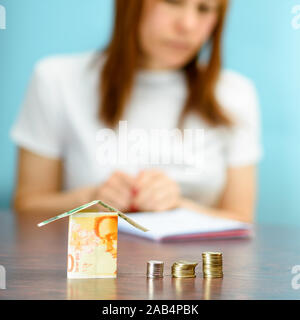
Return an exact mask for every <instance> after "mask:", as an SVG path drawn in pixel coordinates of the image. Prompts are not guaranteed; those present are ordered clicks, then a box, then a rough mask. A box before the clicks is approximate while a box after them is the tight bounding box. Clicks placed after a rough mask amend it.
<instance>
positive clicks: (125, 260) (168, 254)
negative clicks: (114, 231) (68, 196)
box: [0, 212, 300, 300]
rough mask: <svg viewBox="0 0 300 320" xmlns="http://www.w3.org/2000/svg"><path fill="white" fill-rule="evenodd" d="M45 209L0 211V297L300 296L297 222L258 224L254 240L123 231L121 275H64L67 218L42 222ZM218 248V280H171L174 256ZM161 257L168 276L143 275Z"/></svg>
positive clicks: (199, 275) (194, 255) (190, 255)
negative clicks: (155, 237)
mask: <svg viewBox="0 0 300 320" xmlns="http://www.w3.org/2000/svg"><path fill="white" fill-rule="evenodd" d="M45 218H47V217H45V216H40V217H35V218H20V217H17V216H16V215H15V214H14V213H13V212H0V265H3V266H4V267H5V269H6V287H7V289H6V290H0V300H2V299H51V300H52V299H59V300H61V299H105V300H111V299H129V300H130V299H197V300H198V299H299V298H300V290H295V289H293V288H292V285H291V281H292V278H293V277H294V276H295V275H293V274H292V273H291V270H292V267H293V266H294V265H300V233H299V230H298V229H297V228H292V227H282V226H256V227H255V235H254V237H253V238H252V239H231V240H209V241H203V240H201V241H199V240H197V241H196V240H194V241H189V242H177V243H164V244H160V243H154V242H151V241H148V240H143V239H140V238H136V237H133V236H129V235H124V234H120V235H119V242H118V278H117V279H88V280H68V279H67V278H66V267H67V226H68V219H63V220H60V221H57V222H56V223H52V224H49V225H47V226H45V227H43V228H38V227H37V226H36V224H37V223H38V222H41V221H43V220H44V219H45ZM216 250H217V251H222V252H223V262H224V266H223V270H224V278H223V279H212V280H204V279H203V278H202V270H201V269H202V266H201V263H200V264H199V266H198V267H197V269H196V270H197V277H196V278H194V279H173V278H172V277H171V276H170V270H171V265H172V264H173V262H174V261H176V260H178V259H192V260H198V261H199V262H201V253H202V252H203V251H216ZM151 259H156V260H163V261H164V262H165V277H164V278H163V279H161V280H157V279H156V280H148V279H147V278H146V272H145V271H146V262H147V261H148V260H151Z"/></svg>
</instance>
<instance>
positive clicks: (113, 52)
mask: <svg viewBox="0 0 300 320" xmlns="http://www.w3.org/2000/svg"><path fill="white" fill-rule="evenodd" d="M143 2H144V1H142V0H130V1H124V0H115V4H116V5H115V26H114V31H113V36H112V40H111V42H110V44H109V46H108V47H107V48H106V50H105V53H106V56H107V57H106V61H105V63H104V66H103V70H102V72H101V81H100V88H99V94H100V101H101V103H100V108H99V111H100V113H99V116H100V119H101V120H102V121H104V122H105V124H106V125H107V126H108V127H110V128H115V127H116V125H117V124H118V122H119V121H120V120H121V119H122V116H123V114H124V110H125V108H126V103H127V101H128V99H129V97H130V94H131V91H132V87H133V81H134V75H135V72H136V71H137V61H138V57H139V54H140V51H139V43H138V30H139V23H140V20H141V15H142V10H143ZM228 2H229V0H222V1H221V2H220V4H221V6H220V10H219V18H218V23H217V25H216V27H215V30H214V31H213V33H212V36H211V39H210V44H211V50H210V51H211V53H210V57H209V58H208V61H207V63H206V64H205V66H204V65H201V64H200V63H199V59H198V55H197V56H195V57H194V58H193V59H192V60H191V61H189V62H188V63H187V65H186V66H184V67H183V70H184V71H185V74H186V78H187V84H188V97H187V100H186V103H185V106H184V108H183V110H182V113H181V115H180V118H179V123H178V126H179V127H181V126H182V124H183V120H184V117H185V116H186V115H187V114H188V113H189V112H191V111H194V112H196V114H198V115H199V116H202V118H203V119H204V120H206V122H207V123H208V124H210V125H212V126H217V125H225V126H230V125H231V124H232V121H231V119H230V118H229V117H228V116H227V115H226V114H225V113H224V111H223V110H222V108H221V106H220V105H219V104H218V102H217V100H216V97H215V87H216V84H217V81H218V78H219V74H220V71H221V65H222V62H221V42H222V33H223V29H224V23H225V17H226V12H227V7H228Z"/></svg>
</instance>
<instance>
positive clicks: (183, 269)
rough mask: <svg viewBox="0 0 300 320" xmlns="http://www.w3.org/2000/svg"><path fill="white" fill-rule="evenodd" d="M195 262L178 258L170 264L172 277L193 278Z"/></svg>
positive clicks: (194, 275)
mask: <svg viewBox="0 0 300 320" xmlns="http://www.w3.org/2000/svg"><path fill="white" fill-rule="evenodd" d="M197 264H198V263H197V262H192V261H184V260H180V261H177V262H175V263H174V264H173V265H172V276H173V277H174V278H195V277H196V274H195V268H196V266H197Z"/></svg>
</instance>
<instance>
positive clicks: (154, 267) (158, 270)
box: [147, 260, 164, 278]
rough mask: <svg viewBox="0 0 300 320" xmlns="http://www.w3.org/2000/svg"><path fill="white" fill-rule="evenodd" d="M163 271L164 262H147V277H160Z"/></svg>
mask: <svg viewBox="0 0 300 320" xmlns="http://www.w3.org/2000/svg"><path fill="white" fill-rule="evenodd" d="M163 273H164V263H163V262H162V261H157V260H150V261H148V262H147V277H148V278H162V277H163Z"/></svg>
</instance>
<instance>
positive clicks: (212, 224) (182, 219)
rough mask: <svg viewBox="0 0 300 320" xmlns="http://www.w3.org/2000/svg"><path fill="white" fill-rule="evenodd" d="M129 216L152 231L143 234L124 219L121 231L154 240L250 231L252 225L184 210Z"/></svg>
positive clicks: (120, 223)
mask: <svg viewBox="0 0 300 320" xmlns="http://www.w3.org/2000/svg"><path fill="white" fill-rule="evenodd" d="M128 215H129V216H130V217H131V218H132V219H134V220H135V221H136V222H138V223H140V224H141V225H142V226H143V227H145V228H147V229H149V230H150V231H148V232H143V231H140V230H138V229H136V228H133V227H132V226H131V225H129V224H128V223H127V222H126V221H124V220H123V219H119V231H121V232H126V233H131V234H134V235H137V236H141V237H144V238H149V239H154V240H161V239H163V238H165V237H170V236H178V235H189V234H201V233H209V232H221V231H231V230H232V231H234V230H241V229H242V230H248V229H250V225H249V224H246V223H242V222H239V221H235V220H228V219H222V218H216V217H211V216H208V215H204V214H201V213H198V212H193V211H190V210H187V209H182V208H177V209H174V210H169V211H164V212H142V213H131V214H128Z"/></svg>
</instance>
